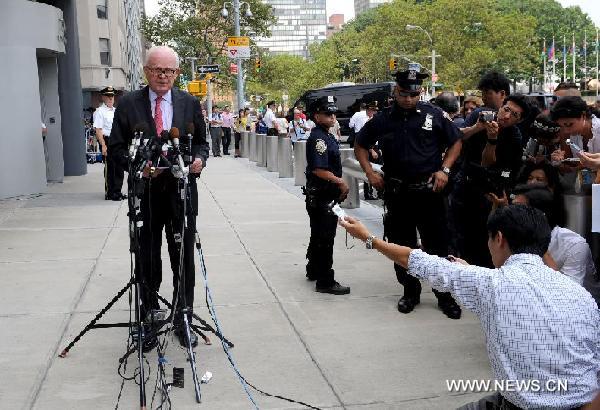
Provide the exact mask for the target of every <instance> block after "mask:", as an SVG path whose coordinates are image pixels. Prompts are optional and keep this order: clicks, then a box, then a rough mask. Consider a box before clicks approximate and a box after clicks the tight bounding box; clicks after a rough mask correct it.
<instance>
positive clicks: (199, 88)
mask: <svg viewBox="0 0 600 410" xmlns="http://www.w3.org/2000/svg"><path fill="white" fill-rule="evenodd" d="M206 91H207V87H206V80H200V81H190V82H189V83H188V92H189V93H190V94H192V95H194V96H203V95H206Z"/></svg>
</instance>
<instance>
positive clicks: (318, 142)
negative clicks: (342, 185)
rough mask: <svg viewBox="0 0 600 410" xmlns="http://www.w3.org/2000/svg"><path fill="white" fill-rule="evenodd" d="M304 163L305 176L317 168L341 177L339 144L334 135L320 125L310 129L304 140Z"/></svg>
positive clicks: (308, 175)
mask: <svg viewBox="0 0 600 410" xmlns="http://www.w3.org/2000/svg"><path fill="white" fill-rule="evenodd" d="M306 163H307V165H306V176H307V177H310V176H311V175H312V172H313V171H314V170H315V169H317V168H320V169H325V170H327V171H331V172H332V173H333V175H335V176H336V177H338V178H341V177H342V159H341V157H340V147H339V144H338V142H337V141H336V139H335V137H334V136H333V135H332V134H330V133H329V132H327V130H326V129H325V128H323V127H322V126H321V125H317V126H316V127H315V128H313V129H312V130H311V132H310V136H309V137H308V140H307V141H306Z"/></svg>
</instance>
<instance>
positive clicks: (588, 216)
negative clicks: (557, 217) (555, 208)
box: [563, 194, 592, 238]
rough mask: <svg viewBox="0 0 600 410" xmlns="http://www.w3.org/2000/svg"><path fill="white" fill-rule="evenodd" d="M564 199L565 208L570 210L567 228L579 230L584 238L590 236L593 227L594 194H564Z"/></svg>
mask: <svg viewBox="0 0 600 410" xmlns="http://www.w3.org/2000/svg"><path fill="white" fill-rule="evenodd" d="M563 201H564V204H565V209H567V210H568V212H567V220H566V221H565V222H566V223H565V228H568V229H570V230H572V231H573V232H577V233H578V234H579V235H581V236H583V237H584V238H586V237H588V236H589V233H590V232H591V228H592V196H591V195H585V194H576V195H573V194H571V195H564V196H563Z"/></svg>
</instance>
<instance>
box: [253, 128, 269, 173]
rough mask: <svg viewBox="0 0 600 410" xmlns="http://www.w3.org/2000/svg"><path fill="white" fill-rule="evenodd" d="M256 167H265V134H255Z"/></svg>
mask: <svg viewBox="0 0 600 410" xmlns="http://www.w3.org/2000/svg"><path fill="white" fill-rule="evenodd" d="M256 165H257V166H259V167H266V166H267V136H266V135H265V134H256Z"/></svg>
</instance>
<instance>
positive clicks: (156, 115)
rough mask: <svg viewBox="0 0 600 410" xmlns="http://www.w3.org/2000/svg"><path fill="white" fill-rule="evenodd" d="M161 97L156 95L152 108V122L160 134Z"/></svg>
mask: <svg viewBox="0 0 600 410" xmlns="http://www.w3.org/2000/svg"><path fill="white" fill-rule="evenodd" d="M162 99H163V98H162V97H156V106H155V108H154V124H155V125H156V133H157V134H158V135H160V133H161V132H163V129H164V128H163V120H162V110H161V108H160V102H161V101H162Z"/></svg>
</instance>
